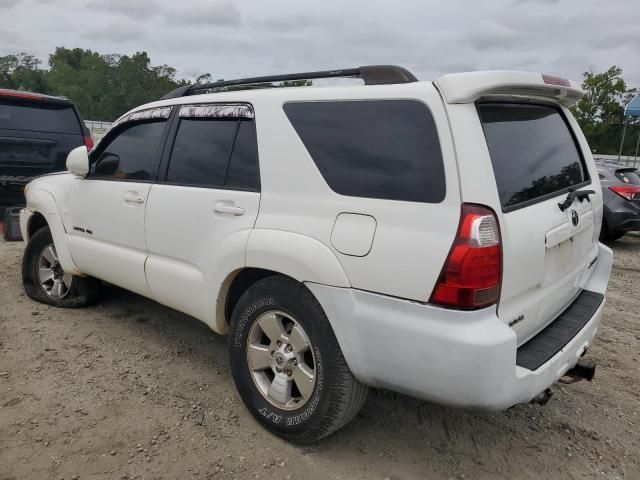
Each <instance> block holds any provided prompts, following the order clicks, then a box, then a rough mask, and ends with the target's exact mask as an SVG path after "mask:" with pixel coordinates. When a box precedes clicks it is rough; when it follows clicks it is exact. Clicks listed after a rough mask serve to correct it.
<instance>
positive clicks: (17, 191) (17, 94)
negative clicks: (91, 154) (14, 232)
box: [0, 89, 93, 232]
mask: <svg viewBox="0 0 640 480" xmlns="http://www.w3.org/2000/svg"><path fill="white" fill-rule="evenodd" d="M80 145H86V146H87V148H91V147H92V146H93V141H92V140H91V135H90V133H89V130H88V129H87V127H86V126H85V124H84V121H83V119H82V117H81V116H80V112H78V109H77V108H76V106H75V105H74V104H73V103H71V102H70V101H69V100H67V99H65V98H61V97H52V96H49V95H41V94H37V93H29V92H21V91H16V90H6V89H0V213H2V214H3V216H2V217H0V221H2V220H3V219H4V220H5V223H6V228H7V229H8V230H7V231H8V232H9V231H11V225H12V222H11V207H19V206H23V205H24V203H25V199H24V193H23V190H24V186H25V185H26V184H27V183H29V181H31V179H33V177H36V176H38V175H43V174H46V173H51V172H57V171H61V170H65V169H66V167H65V162H66V159H67V154H68V153H69V152H70V151H71V150H73V149H74V148H75V147H78V146H80ZM5 210H6V213H5V212H3V211H5Z"/></svg>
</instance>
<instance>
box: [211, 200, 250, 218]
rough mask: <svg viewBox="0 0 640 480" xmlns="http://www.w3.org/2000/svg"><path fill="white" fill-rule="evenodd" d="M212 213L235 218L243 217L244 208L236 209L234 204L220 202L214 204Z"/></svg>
mask: <svg viewBox="0 0 640 480" xmlns="http://www.w3.org/2000/svg"><path fill="white" fill-rule="evenodd" d="M213 211H214V212H216V213H223V214H227V215H235V216H236V217H239V216H240V215H244V208H242V207H238V206H237V205H236V204H235V203H233V202H227V201H222V202H218V203H216V204H214V205H213Z"/></svg>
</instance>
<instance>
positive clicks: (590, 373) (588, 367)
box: [559, 358, 596, 384]
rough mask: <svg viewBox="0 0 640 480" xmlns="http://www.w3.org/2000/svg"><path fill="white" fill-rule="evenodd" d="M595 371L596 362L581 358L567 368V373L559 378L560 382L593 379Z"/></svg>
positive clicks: (567, 382) (569, 382) (568, 382)
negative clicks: (571, 366)
mask: <svg viewBox="0 0 640 480" xmlns="http://www.w3.org/2000/svg"><path fill="white" fill-rule="evenodd" d="M595 373H596V362H594V361H593V360H585V359H584V358H581V359H580V360H578V363H576V364H575V366H574V367H573V368H572V369H571V370H568V371H567V373H565V374H564V376H563V377H562V378H561V379H560V380H559V381H560V382H561V383H566V384H571V383H576V382H579V381H580V380H587V381H589V382H590V381H591V380H593V377H594V375H595Z"/></svg>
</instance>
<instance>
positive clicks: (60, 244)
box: [23, 188, 82, 275]
mask: <svg viewBox="0 0 640 480" xmlns="http://www.w3.org/2000/svg"><path fill="white" fill-rule="evenodd" d="M26 211H27V212H28V218H25V220H26V229H25V231H26V232H27V235H28V238H25V241H28V239H29V238H30V237H31V235H32V234H33V233H35V232H36V231H37V230H39V229H40V228H42V227H44V226H48V227H49V229H50V230H51V236H52V237H53V243H54V244H55V246H56V251H57V253H58V258H59V259H60V264H61V265H62V268H64V271H65V272H68V273H71V274H72V275H82V273H81V272H80V271H79V270H78V267H77V266H76V264H75V262H74V261H73V258H72V257H71V252H70V250H69V242H68V239H67V232H66V230H65V227H64V224H63V223H62V219H61V218H60V215H59V212H58V207H57V205H56V201H55V199H54V197H53V195H52V194H51V193H50V192H48V191H46V190H43V189H40V188H32V189H30V190H29V193H28V207H27V209H26ZM23 218H24V217H23ZM34 222H35V223H34ZM43 222H44V223H43Z"/></svg>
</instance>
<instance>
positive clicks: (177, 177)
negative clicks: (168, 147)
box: [167, 118, 238, 187]
mask: <svg viewBox="0 0 640 480" xmlns="http://www.w3.org/2000/svg"><path fill="white" fill-rule="evenodd" d="M237 129H238V120H220V119H215V120H212V119H190V118H185V119H182V120H181V121H180V126H179V127H178V133H177V135H176V139H175V142H174V144H173V150H172V152H171V160H170V162H169V170H168V172H167V181H168V182H170V183H178V184H180V185H194V186H203V187H221V186H223V185H224V179H225V175H226V173H227V165H228V163H229V155H230V154H231V147H232V145H233V141H234V138H235V136H236V131H237Z"/></svg>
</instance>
